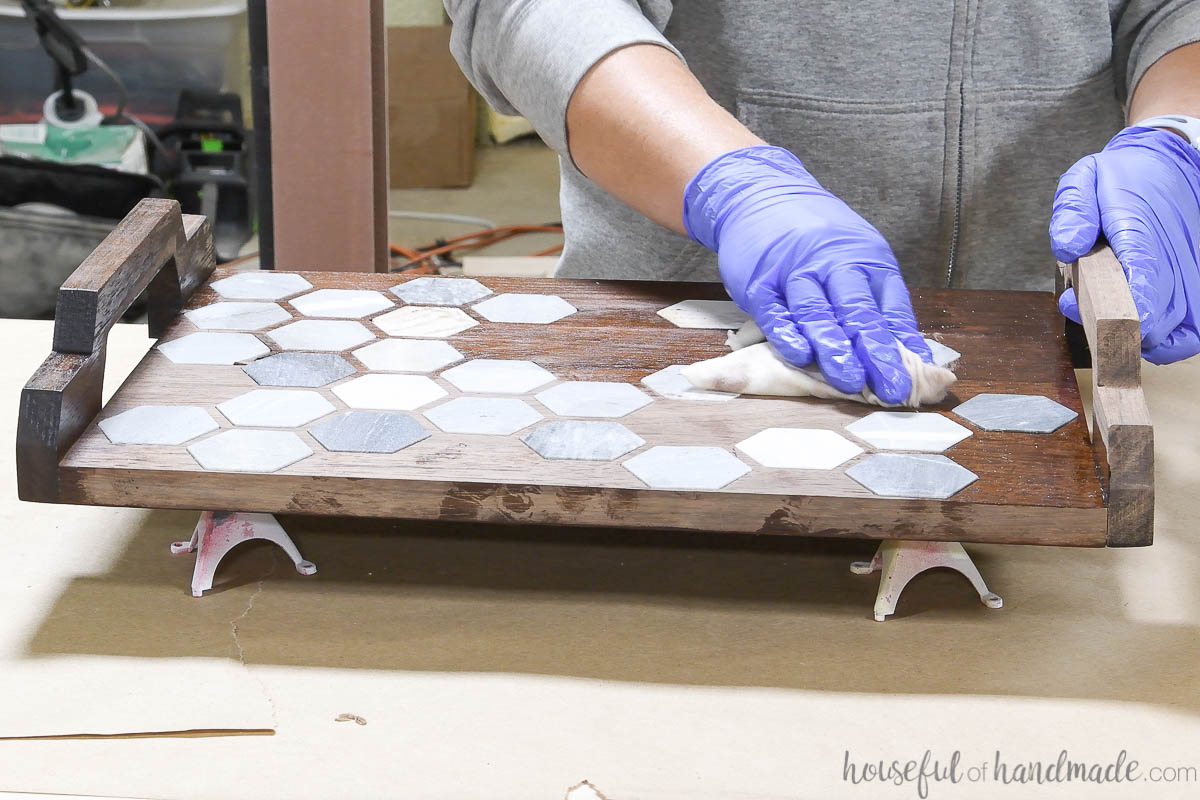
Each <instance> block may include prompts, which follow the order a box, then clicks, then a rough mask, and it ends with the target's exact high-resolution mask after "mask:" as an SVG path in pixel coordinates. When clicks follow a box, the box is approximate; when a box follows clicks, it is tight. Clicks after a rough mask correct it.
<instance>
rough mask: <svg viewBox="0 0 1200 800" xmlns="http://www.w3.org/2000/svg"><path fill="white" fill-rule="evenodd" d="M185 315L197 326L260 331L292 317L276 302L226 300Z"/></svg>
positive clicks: (213, 328)
mask: <svg viewBox="0 0 1200 800" xmlns="http://www.w3.org/2000/svg"><path fill="white" fill-rule="evenodd" d="M184 316H185V317H187V318H188V320H190V321H191V323H192V324H193V325H195V326H196V327H197V328H202V329H204V330H228V331H259V330H262V329H263V328H268V327H270V326H272V325H276V324H278V323H280V322H286V321H287V320H289V319H291V318H292V315H291V314H289V313H288V312H286V311H284V310H283V307H282V306H280V305H278V304H276V303H243V302H226V301H221V302H217V303H211V304H209V305H207V306H201V307H200V308H195V309H192V310H191V311H187V312H185V313H184Z"/></svg>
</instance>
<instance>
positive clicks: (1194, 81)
mask: <svg viewBox="0 0 1200 800" xmlns="http://www.w3.org/2000/svg"><path fill="white" fill-rule="evenodd" d="M1163 114H1184V115H1186V116H1189V117H1200V42H1193V43H1192V44H1185V45H1184V46H1183V47H1179V48H1176V49H1175V50H1172V51H1171V52H1169V53H1167V54H1166V55H1165V56H1163V57H1162V58H1160V59H1159V60H1158V61H1155V62H1154V63H1153V64H1151V65H1150V68H1149V69H1147V70H1146V72H1145V74H1144V75H1143V76H1142V79H1141V80H1140V81H1138V85H1137V87H1136V88H1135V89H1134V91H1133V96H1132V98H1130V101H1129V116H1128V123H1129V124H1130V125H1132V124H1134V123H1136V122H1138V121H1139V120H1143V119H1149V118H1150V117H1157V116H1161V115H1163Z"/></svg>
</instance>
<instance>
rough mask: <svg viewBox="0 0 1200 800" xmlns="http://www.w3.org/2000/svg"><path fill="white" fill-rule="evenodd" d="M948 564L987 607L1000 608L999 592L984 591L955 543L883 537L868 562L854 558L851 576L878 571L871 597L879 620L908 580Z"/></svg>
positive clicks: (890, 609)
mask: <svg viewBox="0 0 1200 800" xmlns="http://www.w3.org/2000/svg"><path fill="white" fill-rule="evenodd" d="M935 567H949V568H950V569H953V570H956V571H958V572H961V573H962V574H963V576H964V577H965V578H966V579H967V580H969V581H970V582H971V585H972V586H974V587H975V591H977V592H979V600H980V601H981V602H982V603H983V604H984V605H985V606H987V607H988V608H1003V607H1004V600H1003V599H1001V597H1000V595H998V594H994V593H992V592H990V591H988V587H987V584H986V583H984V582H983V576H981V575H980V574H979V569H978V567H976V566H975V562H974V561H972V560H971V557H970V556H969V555H967V551H966V550H964V549H963V546H962V545H961V544H959V543H958V542H908V541H899V540H886V541H883V542H880V543H879V549H878V550H876V551H875V557H874V558H872V559H871V560H870V561H855V562H854V563H853V564H851V565H850V571H851V572H853V573H854V574H855V575H870V574H871V573H872V572H876V571H878V572H880V573H881V574H880V576H879V593H878V594H877V595H876V596H875V621H876V622H883V621H884V620H886V619H887V618H888V617H890V616H891V615H892V614H894V613H896V603H898V602H899V601H900V593H901V592H903V591H904V587H905V586H907V585H908V582H909V581H911V580H912V579H913V578H915V577H916V576H917V575H919V574H921V573H922V572H924V571H925V570H927V569H933V568H935Z"/></svg>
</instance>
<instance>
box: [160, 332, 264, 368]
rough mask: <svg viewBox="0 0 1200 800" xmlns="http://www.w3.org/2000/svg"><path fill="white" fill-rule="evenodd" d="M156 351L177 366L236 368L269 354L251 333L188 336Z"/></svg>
mask: <svg viewBox="0 0 1200 800" xmlns="http://www.w3.org/2000/svg"><path fill="white" fill-rule="evenodd" d="M158 350H159V352H160V353H162V354H163V355H164V356H166V357H167V358H169V359H171V360H172V361H174V362H175V363H176V364H236V363H238V362H239V361H251V360H253V359H255V358H259V357H260V356H265V355H266V354H267V353H269V352H271V351H270V349H269V348H268V347H267V346H266V345H265V344H263V343H262V342H261V341H260V340H259V338H258V337H257V336H255V335H253V334H250V333H217V332H210V331H201V332H199V333H189V334H187V335H186V336H180V337H179V338H178V339H172V340H171V341H169V342H163V343H162V344H160V345H159V346H158Z"/></svg>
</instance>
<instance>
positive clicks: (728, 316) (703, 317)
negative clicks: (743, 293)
mask: <svg viewBox="0 0 1200 800" xmlns="http://www.w3.org/2000/svg"><path fill="white" fill-rule="evenodd" d="M658 315H659V316H660V317H662V318H663V319H665V320H667V321H668V322H670V323H671V324H673V325H674V326H675V327H677V328H719V329H721V330H737V329H738V328H740V327H741V326H742V325H744V324H745V323H746V322H747V321H749V319H750V315H749V314H747V313H746V312H745V311H742V310H741V309H740V308H738V307H737V304H736V303H734V302H733V301H732V300H681V301H679V302H678V303H676V304H675V305H673V306H667V307H666V308H664V309H661V310H660V311H659V312H658Z"/></svg>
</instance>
